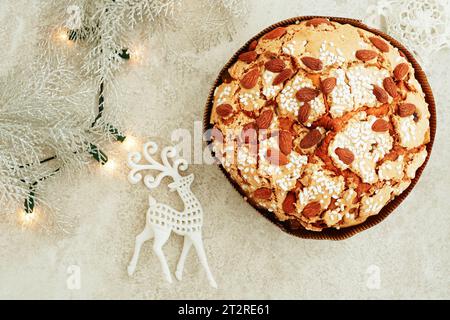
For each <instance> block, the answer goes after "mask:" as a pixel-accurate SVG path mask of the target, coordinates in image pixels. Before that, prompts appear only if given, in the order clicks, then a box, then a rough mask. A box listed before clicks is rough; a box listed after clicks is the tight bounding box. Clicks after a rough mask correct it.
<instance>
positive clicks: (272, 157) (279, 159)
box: [267, 149, 289, 166]
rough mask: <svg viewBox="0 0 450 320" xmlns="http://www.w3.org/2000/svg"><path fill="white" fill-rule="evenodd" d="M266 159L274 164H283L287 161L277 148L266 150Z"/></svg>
mask: <svg viewBox="0 0 450 320" xmlns="http://www.w3.org/2000/svg"><path fill="white" fill-rule="evenodd" d="M267 160H268V161H269V162H270V163H271V164H273V165H276V166H285V165H287V164H288V163H289V160H288V158H287V157H286V155H285V154H283V153H282V152H280V151H278V150H277V149H269V150H267Z"/></svg>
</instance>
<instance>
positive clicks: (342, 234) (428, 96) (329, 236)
mask: <svg viewBox="0 0 450 320" xmlns="http://www.w3.org/2000/svg"><path fill="white" fill-rule="evenodd" d="M313 18H327V19H329V20H330V21H335V22H338V23H342V24H350V25H353V26H355V27H358V28H361V29H364V30H367V31H369V32H372V33H373V34H376V35H378V36H380V37H382V38H384V39H385V40H387V41H389V42H390V44H391V45H392V46H394V47H396V48H398V49H399V50H400V51H401V52H402V53H403V54H404V55H405V56H406V57H407V59H408V60H409V62H410V63H411V64H412V66H413V68H414V70H415V77H416V79H417V81H418V82H419V83H420V84H421V86H422V90H423V92H424V94H425V100H426V102H427V103H428V106H429V111H430V142H429V143H428V144H427V145H426V148H427V151H428V155H427V158H426V160H425V162H424V163H423V165H422V166H421V167H420V168H419V169H418V170H417V172H416V176H415V178H414V179H413V180H412V181H411V184H410V186H409V187H408V188H407V189H406V190H405V191H404V192H402V193H401V194H400V195H398V196H397V197H395V198H394V200H392V201H391V202H389V203H388V204H387V205H386V206H385V207H384V208H383V209H382V210H381V211H380V212H379V213H378V214H377V215H374V216H371V217H369V218H368V219H367V220H366V221H364V222H363V223H361V224H358V225H356V226H352V227H347V228H342V229H339V230H337V229H332V228H329V229H324V230H322V231H321V232H316V231H309V230H306V229H304V228H303V227H300V228H299V229H291V228H290V227H289V225H288V224H287V223H286V222H281V221H279V220H278V219H277V218H276V217H275V215H274V214H273V213H271V212H269V211H268V210H265V209H262V208H260V207H258V206H257V204H256V203H255V202H254V201H252V200H251V199H248V200H246V201H247V202H249V203H250V205H251V206H252V207H253V208H254V209H256V210H257V211H258V212H259V213H261V214H262V215H263V216H264V217H265V218H267V219H268V220H269V221H270V222H272V223H273V224H275V225H277V226H278V227H279V228H280V229H281V230H283V231H284V232H287V233H289V234H291V235H293V236H296V237H299V238H304V239H318V240H344V239H346V238H349V237H351V236H353V235H355V234H357V233H359V232H361V231H364V230H366V229H369V228H371V227H373V226H375V225H377V224H378V223H380V222H381V221H383V220H384V219H385V218H386V217H387V216H388V215H389V214H391V213H392V212H393V211H394V210H395V208H397V207H398V206H399V205H400V204H401V203H402V202H403V200H405V198H406V197H407V196H408V194H409V193H410V192H411V190H412V189H413V188H414V186H415V185H416V183H417V181H418V180H419V178H420V176H421V175H422V172H423V170H424V168H425V166H426V165H427V163H428V160H429V158H430V155H431V150H432V148H433V143H434V137H435V135H436V106H435V101H434V97H433V92H432V90H431V87H430V85H429V83H428V79H427V77H426V75H425V72H424V71H423V70H422V68H421V67H420V65H419V63H418V62H417V61H416V59H415V58H414V56H413V55H412V54H411V53H410V52H409V51H408V50H407V49H406V48H405V47H404V46H403V45H402V44H401V43H400V42H398V41H397V40H395V39H394V38H392V37H391V36H389V35H387V34H385V33H383V32H382V31H379V30H377V29H373V28H370V27H368V26H367V25H365V24H364V23H362V22H361V21H359V20H355V19H349V18H338V17H327V16H302V17H295V18H290V19H287V20H283V21H280V22H278V23H275V24H273V25H271V26H269V27H267V28H265V29H264V30H262V31H261V32H259V33H258V34H257V35H255V36H254V37H252V38H251V39H250V40H248V41H247V42H246V43H245V44H244V46H242V47H241V48H240V49H239V50H238V51H237V52H236V53H235V54H234V55H233V56H232V57H231V59H230V60H229V61H228V62H227V63H226V64H225V66H224V67H223V68H222V70H221V71H220V73H219V76H218V77H217V78H216V80H215V81H214V84H213V85H212V87H211V90H210V92H209V96H208V99H207V102H206V107H205V112H204V116H203V129H204V131H206V130H208V129H211V128H212V125H211V124H210V118H211V111H212V106H213V98H214V90H215V89H216V87H217V86H218V85H220V84H221V83H222V82H223V79H224V78H225V77H226V75H227V74H228V68H229V67H231V65H233V63H235V62H236V61H237V59H238V57H239V55H240V54H241V53H242V52H245V51H246V50H247V48H248V46H249V44H250V43H251V42H252V41H254V40H258V39H259V38H261V37H262V36H263V35H264V34H266V33H267V32H269V31H271V30H273V29H275V28H277V27H284V26H288V25H291V24H295V23H296V22H300V21H305V20H310V19H313ZM219 167H220V169H221V171H222V173H223V174H224V175H225V177H226V178H227V179H228V181H230V183H231V184H232V185H233V187H234V188H235V189H236V190H237V191H238V192H239V193H240V194H241V195H242V196H243V197H244V199H247V196H246V194H245V192H244V191H243V190H242V188H241V187H240V186H239V185H238V184H237V183H236V182H235V181H234V180H233V179H232V178H231V177H230V175H229V174H228V172H227V171H226V170H225V169H224V168H223V166H222V165H220V164H219Z"/></svg>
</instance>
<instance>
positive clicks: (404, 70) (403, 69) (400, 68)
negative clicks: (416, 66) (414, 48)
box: [394, 63, 409, 80]
mask: <svg viewBox="0 0 450 320" xmlns="http://www.w3.org/2000/svg"><path fill="white" fill-rule="evenodd" d="M408 72H409V66H408V64H407V63H400V64H398V65H397V66H396V67H395V69H394V78H395V79H397V80H403V78H405V77H406V75H407V74H408Z"/></svg>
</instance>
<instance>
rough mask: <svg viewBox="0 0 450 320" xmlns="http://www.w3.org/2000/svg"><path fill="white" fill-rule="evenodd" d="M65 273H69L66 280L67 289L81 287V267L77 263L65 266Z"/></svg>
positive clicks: (78, 288)
mask: <svg viewBox="0 0 450 320" xmlns="http://www.w3.org/2000/svg"><path fill="white" fill-rule="evenodd" d="M67 274H68V275H69V276H68V277H67V280H66V285H67V289H69V290H80V288H81V268H80V266H77V265H71V266H68V267H67Z"/></svg>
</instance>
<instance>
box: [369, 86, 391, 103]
mask: <svg viewBox="0 0 450 320" xmlns="http://www.w3.org/2000/svg"><path fill="white" fill-rule="evenodd" d="M372 92H373V94H374V96H375V97H376V98H377V100H378V101H379V102H381V103H387V102H388V101H389V96H388V94H387V92H386V91H385V90H384V89H383V88H382V87H380V86H377V85H373V90H372Z"/></svg>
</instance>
